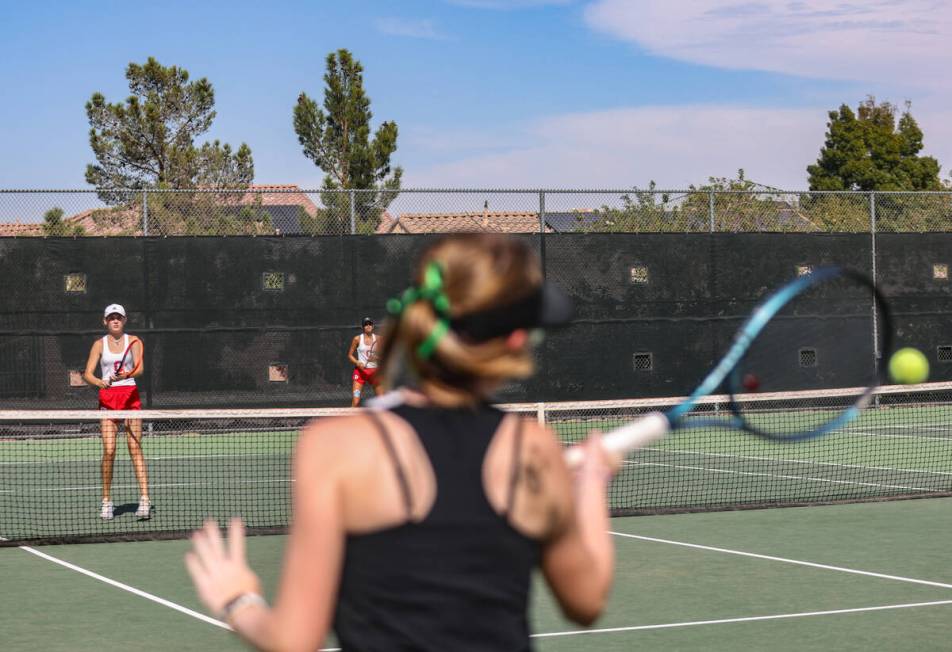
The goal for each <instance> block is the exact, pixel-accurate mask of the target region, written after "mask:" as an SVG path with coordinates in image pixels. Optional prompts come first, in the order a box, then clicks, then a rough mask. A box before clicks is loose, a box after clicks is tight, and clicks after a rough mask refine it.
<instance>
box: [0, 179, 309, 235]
mask: <svg viewBox="0 0 952 652" xmlns="http://www.w3.org/2000/svg"><path fill="white" fill-rule="evenodd" d="M217 197H218V199H216V203H218V204H219V205H223V206H233V207H236V208H237V207H245V206H251V207H261V209H262V210H264V211H265V212H267V213H268V214H269V216H270V217H271V221H272V224H273V226H274V227H275V230H276V232H278V233H282V234H295V233H300V232H301V224H300V212H299V211H300V209H303V210H304V211H305V212H306V213H307V214H308V215H311V216H314V215H317V212H318V208H317V205H316V204H314V202H313V201H311V199H310V197H308V195H307V194H306V193H304V192H301V190H300V188H299V187H298V186H296V185H294V184H285V185H260V184H252V185H251V186H249V187H248V192H245V193H227V194H225V193H223V194H221V195H218V196H217ZM63 223H64V224H65V225H66V226H80V227H82V228H83V231H84V232H85V234H86V235H107V236H108V235H142V211H141V209H140V208H139V206H131V207H130V206H115V207H112V208H91V209H89V210H85V211H82V212H80V213H76V214H75V215H70V216H69V217H65V218H63ZM41 235H43V229H42V226H41V224H38V223H29V224H21V223H6V224H4V223H0V236H41Z"/></svg>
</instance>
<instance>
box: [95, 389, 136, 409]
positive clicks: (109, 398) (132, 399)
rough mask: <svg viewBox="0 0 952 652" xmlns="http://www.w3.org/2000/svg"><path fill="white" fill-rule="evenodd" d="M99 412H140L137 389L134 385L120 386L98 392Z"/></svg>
mask: <svg viewBox="0 0 952 652" xmlns="http://www.w3.org/2000/svg"><path fill="white" fill-rule="evenodd" d="M99 409H100V410H141V409H142V401H141V400H139V388H138V387H136V386H135V385H120V386H118V387H106V388H103V389H100V390H99Z"/></svg>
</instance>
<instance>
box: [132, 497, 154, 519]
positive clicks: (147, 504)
mask: <svg viewBox="0 0 952 652" xmlns="http://www.w3.org/2000/svg"><path fill="white" fill-rule="evenodd" d="M136 516H138V517H139V518H152V501H151V500H149V499H148V498H146V497H145V496H141V497H140V498H139V509H137V510H136Z"/></svg>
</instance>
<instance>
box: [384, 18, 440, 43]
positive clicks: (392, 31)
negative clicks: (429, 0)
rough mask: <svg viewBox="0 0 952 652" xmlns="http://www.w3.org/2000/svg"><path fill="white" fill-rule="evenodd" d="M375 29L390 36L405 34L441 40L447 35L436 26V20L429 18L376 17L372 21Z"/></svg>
mask: <svg viewBox="0 0 952 652" xmlns="http://www.w3.org/2000/svg"><path fill="white" fill-rule="evenodd" d="M374 26H375V27H376V28H377V31H378V32H380V33H382V34H389V35H390V36H406V37H408V38H420V39H428V40H432V41H443V40H446V39H447V38H448V37H447V36H446V35H445V34H443V33H442V32H440V31H439V30H438V29H437V27H436V22H435V21H433V20H429V19H409V18H378V19H377V20H375V21H374Z"/></svg>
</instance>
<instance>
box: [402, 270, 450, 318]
mask: <svg viewBox="0 0 952 652" xmlns="http://www.w3.org/2000/svg"><path fill="white" fill-rule="evenodd" d="M420 300H425V301H429V302H430V305H432V306H433V309H434V310H435V311H436V312H437V313H438V314H440V315H442V316H443V317H449V313H450V299H449V297H448V296H446V293H445V292H444V291H443V270H442V269H441V268H440V264H439V263H437V262H430V263H428V264H427V266H426V269H425V270H424V271H423V282H422V283H421V284H420V285H419V286H417V287H408V288H407V289H406V290H404V291H403V293H402V294H401V295H400V296H399V297H394V298H392V299H390V300H388V301H387V311H388V312H389V313H390V314H391V315H394V316H396V315H399V314H401V313H402V312H403V311H404V310H406V309H407V306H409V305H411V304H413V303H416V302H417V301H420Z"/></svg>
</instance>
